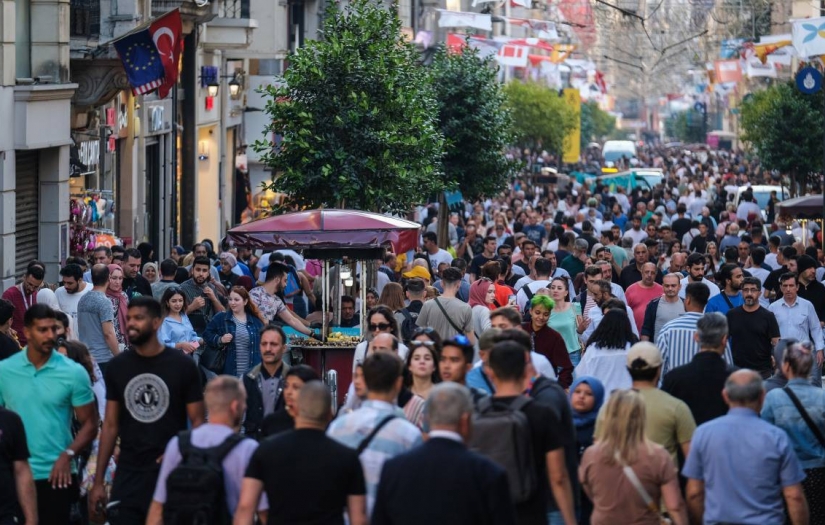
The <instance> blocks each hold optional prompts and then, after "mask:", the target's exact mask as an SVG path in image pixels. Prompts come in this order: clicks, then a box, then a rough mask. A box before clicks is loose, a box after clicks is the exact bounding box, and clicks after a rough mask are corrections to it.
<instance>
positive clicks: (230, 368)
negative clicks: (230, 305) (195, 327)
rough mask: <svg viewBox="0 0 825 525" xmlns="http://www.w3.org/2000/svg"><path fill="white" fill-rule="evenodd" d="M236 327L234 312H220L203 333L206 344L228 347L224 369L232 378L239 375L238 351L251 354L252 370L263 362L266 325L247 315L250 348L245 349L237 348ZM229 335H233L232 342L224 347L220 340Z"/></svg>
mask: <svg viewBox="0 0 825 525" xmlns="http://www.w3.org/2000/svg"><path fill="white" fill-rule="evenodd" d="M235 326H236V325H235V320H234V319H233V318H232V312H219V313H217V314H215V317H213V318H212V320H211V321H209V325H208V326H207V327H206V330H205V331H204V332H203V340H204V342H205V343H206V344H209V345H215V346H226V347H227V348H226V349H227V354H226V364H225V365H224V367H223V373H224V374H228V375H231V376H234V375H237V370H236V364H235V363H236V361H235V355H236V354H235V353H236V352H238V351H244V352H248V353H249V368H250V369H251V368H252V367H254V366H255V365H257V364H259V363H260V362H261V351H260V343H261V330H262V329H263V327H264V324H263V322H261V320H260V319H258V318H257V317H255V316H253V315H249V314H247V316H246V330H247V332H248V333H249V347H247V348H245V349H237V348H235V339H236V338H235ZM227 333H230V334H232V342H230V343H229V344H228V345H223V343H221V341H220V339H221V337H223V335H224V334H227Z"/></svg>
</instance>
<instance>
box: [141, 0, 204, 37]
mask: <svg viewBox="0 0 825 525" xmlns="http://www.w3.org/2000/svg"><path fill="white" fill-rule="evenodd" d="M173 9H180V15H181V18H182V19H183V22H184V24H186V23H187V22H189V23H191V24H205V23H206V22H209V21H210V20H212V19H213V18H215V16H216V13H215V10H214V7H213V5H212V4H211V3H210V2H209V1H208V0H152V16H153V17H158V16H161V15H163V14H166V13H168V12H169V11H171V10H173ZM184 32H187V30H186V29H185V28H184Z"/></svg>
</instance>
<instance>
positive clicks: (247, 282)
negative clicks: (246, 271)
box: [235, 275, 255, 292]
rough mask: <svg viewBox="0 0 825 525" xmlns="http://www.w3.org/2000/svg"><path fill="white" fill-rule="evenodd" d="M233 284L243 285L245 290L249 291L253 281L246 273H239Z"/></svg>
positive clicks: (253, 284)
mask: <svg viewBox="0 0 825 525" xmlns="http://www.w3.org/2000/svg"><path fill="white" fill-rule="evenodd" d="M235 286H243V287H244V288H246V291H247V292H249V291H251V290H252V288H253V287H254V286H255V283H253V282H252V278H251V277H248V276H246V275H241V276H240V277H238V280H237V281H235Z"/></svg>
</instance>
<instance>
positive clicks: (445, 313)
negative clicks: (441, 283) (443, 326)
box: [433, 297, 464, 334]
mask: <svg viewBox="0 0 825 525" xmlns="http://www.w3.org/2000/svg"><path fill="white" fill-rule="evenodd" d="M433 301H435V304H437V305H438V308H439V309H440V310H441V313H443V314H444V317H446V318H447V322H448V323H450V326H452V327H453V330H455V331H456V332H458V333H459V334H463V333H464V330H462V329H461V328H459V327H458V326H456V324H455V323H454V322H453V320H452V319H451V318H450V315H449V314H448V313H447V310H445V309H444V306H443V305H442V304H441V302H440V301H439V300H438V297H436V298H435V299H433Z"/></svg>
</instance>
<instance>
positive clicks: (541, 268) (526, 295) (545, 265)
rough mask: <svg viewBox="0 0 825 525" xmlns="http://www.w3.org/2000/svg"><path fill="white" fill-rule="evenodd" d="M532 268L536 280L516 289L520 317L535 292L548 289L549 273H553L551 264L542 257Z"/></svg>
mask: <svg viewBox="0 0 825 525" xmlns="http://www.w3.org/2000/svg"><path fill="white" fill-rule="evenodd" d="M533 266H534V267H535V270H536V279H535V280H534V281H533V282H529V283H526V284H524V285H522V287H521V288H518V289H517V292H518V293H517V294H516V304H518V310H519V312H522V316H523V315H524V312H525V311H527V308H528V305H529V304H530V301H531V300H532V299H533V296H534V295H535V294H536V292H538V291H539V290H541V289H542V288H550V273H551V272H552V271H553V264H552V263H551V262H550V261H548V260H547V259H545V258H544V257H539V258H538V259H536V262H535V263H534V264H533Z"/></svg>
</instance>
